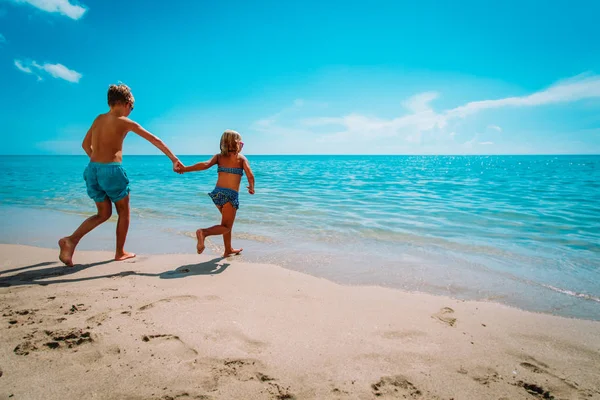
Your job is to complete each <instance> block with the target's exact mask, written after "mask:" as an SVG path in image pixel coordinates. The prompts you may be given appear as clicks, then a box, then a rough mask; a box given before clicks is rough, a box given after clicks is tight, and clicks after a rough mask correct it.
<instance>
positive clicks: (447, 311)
mask: <svg viewBox="0 0 600 400" xmlns="http://www.w3.org/2000/svg"><path fill="white" fill-rule="evenodd" d="M452 314H454V310H453V309H451V308H450V307H443V308H441V309H440V311H438V312H437V313H435V314H433V315H432V316H431V318H434V319H437V320H438V321H441V322H443V323H444V324H446V325H448V326H454V325H455V324H456V318H454V317H452Z"/></svg>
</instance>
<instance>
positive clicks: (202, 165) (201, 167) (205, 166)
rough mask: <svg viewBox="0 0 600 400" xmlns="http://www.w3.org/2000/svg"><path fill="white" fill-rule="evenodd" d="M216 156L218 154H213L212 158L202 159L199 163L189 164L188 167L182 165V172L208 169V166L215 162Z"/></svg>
mask: <svg viewBox="0 0 600 400" xmlns="http://www.w3.org/2000/svg"><path fill="white" fill-rule="evenodd" d="M217 158H218V155H217V154H215V155H214V156H212V158H211V159H210V160H208V161H204V162H199V163H197V164H194V165H191V166H189V167H183V168H182V169H181V171H182V172H193V171H204V170H205V169H209V168H210V167H212V166H213V165H215V164H216V163H217Z"/></svg>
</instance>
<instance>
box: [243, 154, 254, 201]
mask: <svg viewBox="0 0 600 400" xmlns="http://www.w3.org/2000/svg"><path fill="white" fill-rule="evenodd" d="M242 157H243V163H244V172H245V173H246V177H247V178H248V193H250V194H254V174H253V173H252V168H250V162H248V159H247V158H246V157H245V156H242Z"/></svg>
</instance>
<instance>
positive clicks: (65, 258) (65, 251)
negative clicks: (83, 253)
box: [58, 237, 75, 267]
mask: <svg viewBox="0 0 600 400" xmlns="http://www.w3.org/2000/svg"><path fill="white" fill-rule="evenodd" d="M58 246H59V247H60V254H59V255H58V259H59V260H60V261H61V262H62V263H63V264H65V265H66V266H67V267H72V266H73V252H74V251H75V244H74V243H73V242H72V241H71V239H69V238H68V237H64V238H62V239H60V240H59V241H58Z"/></svg>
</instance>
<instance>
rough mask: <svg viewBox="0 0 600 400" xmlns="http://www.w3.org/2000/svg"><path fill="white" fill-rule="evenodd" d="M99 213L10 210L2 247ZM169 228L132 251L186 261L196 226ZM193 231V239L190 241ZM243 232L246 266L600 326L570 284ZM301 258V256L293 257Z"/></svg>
mask: <svg viewBox="0 0 600 400" xmlns="http://www.w3.org/2000/svg"><path fill="white" fill-rule="evenodd" d="M92 213H93V212H92V211H89V212H87V213H86V212H82V213H81V216H80V214H79V213H65V212H63V211H60V210H57V211H54V212H51V211H49V210H48V209H44V208H31V207H25V206H18V205H4V206H2V207H0V215H2V216H3V218H4V222H5V229H4V232H3V234H2V236H0V243H6V244H22V245H33V246H39V247H45V248H54V246H56V242H57V240H58V237H59V236H61V237H62V236H64V235H65V234H67V233H68V232H70V231H71V230H73V229H74V228H75V227H76V226H77V225H78V224H79V223H80V222H81V220H82V216H86V215H91V214H92ZM23 219H35V220H37V221H38V227H37V228H36V229H35V231H31V230H30V229H29V228H27V225H23V224H22V221H23ZM40 221H42V222H40ZM163 224H164V220H162V219H160V218H148V219H144V218H138V219H136V220H135V221H133V222H132V225H131V228H130V235H129V237H128V239H129V240H128V243H129V246H128V248H129V249H130V250H131V251H134V252H137V253H143V254H148V255H153V254H154V255H156V254H166V253H169V254H186V253H192V252H193V251H194V249H195V242H194V238H193V237H192V236H193V231H194V229H192V228H193V227H195V225H197V222H194V221H187V222H186V224H187V225H185V226H181V227H179V228H177V226H176V225H175V226H173V227H169V228H161V227H162V226H163ZM114 226H115V221H109V222H108V223H106V224H103V225H101V226H100V227H98V228H97V229H95V230H94V231H93V232H91V233H90V235H89V237H86V240H84V241H83V242H82V243H81V244H80V246H79V248H80V249H82V250H85V251H110V250H111V249H112V248H113V246H114ZM188 231H189V234H186V232H188ZM243 232H244V231H242V232H241V233H240V232H239V231H238V233H237V235H238V236H239V237H236V236H235V235H234V243H235V244H236V245H238V246H239V247H243V248H245V249H246V250H252V251H247V252H246V254H244V253H242V258H243V259H244V261H247V262H252V263H269V264H276V265H280V266H282V267H283V268H286V269H289V270H293V271H298V272H302V273H306V274H309V275H312V276H315V277H320V278H325V279H328V280H330V281H333V282H336V283H339V284H343V285H351V286H380V287H386V288H394V289H398V290H403V291H408V292H420V293H430V294H433V295H441V296H449V297H452V298H456V299H460V300H475V301H477V300H481V301H489V300H491V301H495V302H499V303H502V304H506V305H508V306H511V307H515V308H517V309H522V310H528V311H532V312H541V313H546V314H551V315H560V316H564V317H568V318H576V319H586V320H595V321H600V303H599V301H598V299H597V296H594V295H592V294H589V293H588V292H587V291H584V292H583V293H582V292H579V291H577V290H573V289H572V288H570V286H569V285H566V286H562V287H561V286H556V285H545V284H544V283H543V281H542V282H537V281H535V280H529V279H526V278H521V277H518V276H516V275H514V276H513V275H510V274H508V275H506V274H504V273H501V272H496V271H493V270H491V269H485V268H483V269H481V268H479V266H473V265H470V264H464V265H462V266H461V265H458V266H456V265H455V263H457V262H459V261H460V260H454V261H452V263H449V258H444V257H443V255H439V256H437V258H436V259H435V260H430V261H431V262H432V264H427V263H426V261H425V260H421V259H419V258H415V257H413V255H411V254H406V255H402V257H401V258H400V260H398V259H397V258H394V257H391V256H388V255H386V254H382V255H381V256H380V258H378V259H375V260H372V259H371V256H369V253H368V254H361V253H360V252H356V251H355V252H353V253H348V254H345V255H344V256H343V257H342V258H340V257H339V256H337V255H328V254H327V249H326V248H320V247H314V246H310V245H308V246H307V247H303V246H304V244H303V243H299V244H298V246H299V247H298V248H287V247H286V248H279V247H277V243H271V242H261V241H258V242H257V241H255V240H253V238H254V236H256V235H248V234H244V233H243ZM259 239H260V238H259ZM207 243H208V251H209V253H208V254H209V255H211V256H217V255H219V254H220V252H221V251H222V250H221V244H220V242H218V241H210V240H209V241H208V242H207ZM273 246H275V247H273ZM165 250H167V251H165ZM290 251H291V252H292V253H289V252H290ZM338 253H339V252H338ZM296 254H297V256H294V257H292V256H293V255H296ZM390 257H391V258H390ZM448 257H451V255H448ZM290 259H292V261H290ZM348 262H351V264H348ZM372 263H375V264H376V265H378V268H373V267H371V266H370V265H371V264H372ZM565 287H566V288H565Z"/></svg>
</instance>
